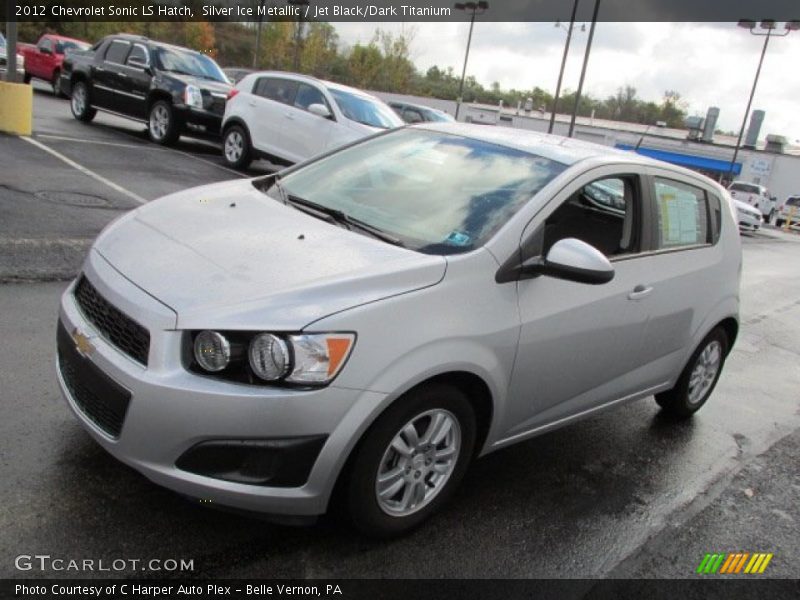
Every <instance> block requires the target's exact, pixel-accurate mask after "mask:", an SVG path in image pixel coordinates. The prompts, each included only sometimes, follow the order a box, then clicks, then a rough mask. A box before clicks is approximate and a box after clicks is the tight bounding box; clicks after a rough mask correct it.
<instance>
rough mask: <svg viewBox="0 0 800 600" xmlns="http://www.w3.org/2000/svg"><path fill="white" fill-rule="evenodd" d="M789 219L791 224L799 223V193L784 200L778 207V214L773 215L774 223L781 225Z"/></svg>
mask: <svg viewBox="0 0 800 600" xmlns="http://www.w3.org/2000/svg"><path fill="white" fill-rule="evenodd" d="M787 221H790V222H791V223H792V224H794V225H797V224H798V223H800V195H796V196H789V197H788V198H787V199H786V202H784V203H783V204H781V205H780V207H779V208H778V214H777V216H776V217H775V225H777V226H778V227H783V225H784V223H786V222H787Z"/></svg>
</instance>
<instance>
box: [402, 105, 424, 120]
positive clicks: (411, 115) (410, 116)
mask: <svg viewBox="0 0 800 600" xmlns="http://www.w3.org/2000/svg"><path fill="white" fill-rule="evenodd" d="M424 120H425V119H423V118H422V113H421V112H419V111H418V110H416V109H413V108H407V109H405V110H404V111H403V121H405V122H406V123H422V122H423V121H424Z"/></svg>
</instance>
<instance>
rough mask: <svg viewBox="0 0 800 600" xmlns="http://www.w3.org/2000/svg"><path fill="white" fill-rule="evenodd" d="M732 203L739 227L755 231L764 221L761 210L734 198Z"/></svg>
mask: <svg viewBox="0 0 800 600" xmlns="http://www.w3.org/2000/svg"><path fill="white" fill-rule="evenodd" d="M733 205H734V207H735V208H736V219H737V220H738V222H739V229H749V230H752V231H757V230H758V229H759V228H760V227H761V225H762V224H763V223H764V219H763V217H762V216H761V211H760V210H759V209H757V208H754V207H752V206H750V205H749V204H748V203H747V202H742V201H741V200H737V199H736V198H734V199H733Z"/></svg>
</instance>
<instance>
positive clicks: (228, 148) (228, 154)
mask: <svg viewBox="0 0 800 600" xmlns="http://www.w3.org/2000/svg"><path fill="white" fill-rule="evenodd" d="M243 152H244V138H243V137H242V134H241V133H239V131H237V130H236V129H234V130H232V131H231V132H230V133H228V135H227V136H225V158H226V159H228V162H229V163H232V164H233V163H237V162H239V160H240V159H241V158H242V153H243Z"/></svg>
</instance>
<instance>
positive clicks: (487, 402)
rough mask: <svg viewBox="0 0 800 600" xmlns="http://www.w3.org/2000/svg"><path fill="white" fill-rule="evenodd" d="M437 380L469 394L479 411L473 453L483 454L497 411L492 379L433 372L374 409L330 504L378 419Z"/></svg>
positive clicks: (344, 464) (343, 468)
mask: <svg viewBox="0 0 800 600" xmlns="http://www.w3.org/2000/svg"><path fill="white" fill-rule="evenodd" d="M436 384H443V385H452V386H453V387H455V388H457V389H458V390H459V391H461V392H462V393H463V394H464V395H465V396H466V397H467V400H468V401H469V403H470V405H471V406H472V409H473V411H474V413H475V425H476V432H475V433H476V437H475V448H474V449H473V456H472V457H473V458H476V457H478V456H479V455H480V454H481V450H482V449H483V446H484V444H485V443H486V439H487V438H488V435H489V431H490V430H491V425H492V419H493V418H494V413H495V411H494V398H493V396H492V392H491V388H490V387H489V385H488V383H487V382H486V381H485V380H484V379H483V378H482V377H481V376H479V375H477V374H476V373H473V372H470V371H465V370H453V371H446V372H442V373H437V374H435V375H431V376H429V377H427V378H425V379H423V380H422V381H418V382H415V383H414V384H413V385H410V386H409V387H407V388H405V389H403V390H401V391H399V392H398V393H397V394H394V395H393V396H392V397H391V399H390V400H389V401H388V402H385V403H382V405H381V407H380V409H379V410H376V411H375V412H374V413H373V415H372V416H371V418H370V420H369V422H368V423H367V424H366V425H365V426H364V427H363V429H362V430H361V431H360V432H359V434H358V439H357V440H356V441H355V443H353V444H352V445H351V446H350V448H349V450H348V452H347V458H346V459H345V460H344V461H342V462H341V466H340V467H339V469H338V472H337V473H336V474H335V477H336V480H335V484H334V485H333V489H332V491H331V494H330V496H329V498H328V500H327V503H328V506H329V507H330V506H331V505H335V504H337V503H338V502H339V501H340V500H341V496H342V490H343V488H344V486H345V484H346V479H347V474H348V473H349V471H350V468H351V465H352V463H353V460H355V456H356V454H357V452H358V449H359V448H360V447H361V446H362V444H363V443H364V439H365V438H366V437H367V434H368V433H369V432H370V430H372V428H373V427H374V426H375V423H376V422H377V421H378V419H380V417H381V416H382V415H383V414H385V413H386V411H387V410H389V409H390V408H392V407H393V406H396V405H397V403H398V402H402V401H403V398H405V397H407V396H408V395H409V394H411V393H413V392H414V391H416V390H419V389H420V388H423V387H426V386H429V385H436Z"/></svg>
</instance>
